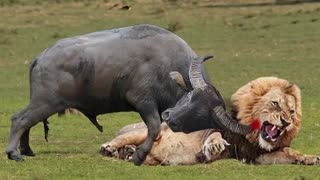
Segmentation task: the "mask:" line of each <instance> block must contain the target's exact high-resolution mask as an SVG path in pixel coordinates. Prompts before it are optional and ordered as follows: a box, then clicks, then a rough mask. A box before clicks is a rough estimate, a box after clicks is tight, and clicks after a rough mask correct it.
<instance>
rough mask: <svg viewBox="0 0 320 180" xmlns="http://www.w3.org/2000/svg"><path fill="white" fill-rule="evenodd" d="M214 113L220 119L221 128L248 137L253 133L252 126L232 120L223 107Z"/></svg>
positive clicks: (218, 121) (215, 109) (216, 108)
mask: <svg viewBox="0 0 320 180" xmlns="http://www.w3.org/2000/svg"><path fill="white" fill-rule="evenodd" d="M213 111H214V113H215V114H214V116H216V117H218V120H217V123H218V124H219V125H220V126H221V128H223V129H226V130H229V131H231V132H234V133H237V134H242V135H247V134H249V133H251V132H252V128H251V126H247V125H243V124H240V123H239V122H238V121H236V120H234V119H232V118H231V117H230V116H229V115H228V114H227V112H226V111H225V110H224V109H223V108H222V107H221V106H217V107H215V108H214V110H213Z"/></svg>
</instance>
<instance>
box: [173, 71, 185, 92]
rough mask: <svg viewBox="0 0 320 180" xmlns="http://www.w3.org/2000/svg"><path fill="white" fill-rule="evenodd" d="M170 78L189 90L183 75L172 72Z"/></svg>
mask: <svg viewBox="0 0 320 180" xmlns="http://www.w3.org/2000/svg"><path fill="white" fill-rule="evenodd" d="M170 77H171V79H172V80H174V81H175V82H176V83H177V84H178V85H179V86H180V87H182V88H183V89H185V90H187V89H188V88H187V86H186V84H185V83H184V80H183V77H182V75H181V74H180V73H179V72H177V71H172V72H170Z"/></svg>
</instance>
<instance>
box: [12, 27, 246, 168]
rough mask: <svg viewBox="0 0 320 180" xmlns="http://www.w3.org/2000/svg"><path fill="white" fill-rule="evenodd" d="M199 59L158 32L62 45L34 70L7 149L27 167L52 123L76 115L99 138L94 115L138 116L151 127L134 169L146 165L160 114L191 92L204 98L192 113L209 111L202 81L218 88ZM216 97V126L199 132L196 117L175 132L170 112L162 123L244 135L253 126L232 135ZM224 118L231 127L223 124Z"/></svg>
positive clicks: (126, 31) (122, 32)
mask: <svg viewBox="0 0 320 180" xmlns="http://www.w3.org/2000/svg"><path fill="white" fill-rule="evenodd" d="M196 57H197V55H196V53H195V52H194V51H193V50H192V49H191V48H190V47H189V46H188V45H187V43H186V42H185V41H184V40H182V39H181V38H180V37H178V36H177V35H175V34H174V33H171V32H169V31H167V30H165V29H162V28H159V27H157V26H153V25H137V26H131V27H124V28H118V29H111V30H104V31H98V32H94V33H89V34H85V35H80V36H75V37H70V38H65V39H62V40H59V41H58V42H56V43H55V44H54V45H53V46H52V47H50V48H48V49H45V50H44V51H43V52H41V53H40V54H39V55H38V56H37V57H36V58H35V59H34V60H33V61H32V63H31V65H30V102H29V104H28V105H27V106H26V107H25V108H24V109H22V110H21V111H20V112H18V113H16V114H15V115H14V116H13V117H12V123H11V130H10V138H9V144H8V146H7V149H6V153H7V155H8V158H9V159H13V160H16V161H22V160H23V157H22V155H26V156H34V153H33V151H32V149H31V147H30V145H29V132H30V128H31V127H33V126H34V125H36V124H37V123H39V122H41V121H43V122H44V125H45V132H46V135H47V132H48V126H47V119H48V118H49V117H50V116H51V115H53V114H55V113H59V112H63V111H64V110H65V109H67V108H75V109H78V110H79V111H81V112H82V113H83V114H84V115H85V116H86V117H88V119H89V120H90V121H91V122H92V123H93V124H94V125H95V126H96V127H97V128H98V129H99V130H100V131H102V126H100V125H99V124H98V122H97V120H96V116H98V115H100V114H104V113H111V112H120V111H121V112H126V111H136V112H138V113H139V114H140V116H141V118H142V119H143V121H144V122H145V124H146V125H147V128H148V135H147V138H146V140H145V142H144V143H143V144H142V145H141V146H139V147H138V149H137V151H136V152H135V154H134V155H133V158H132V159H133V162H134V164H135V165H140V164H142V163H143V161H144V160H145V158H146V156H147V154H148V153H149V152H150V150H151V147H152V144H153V141H154V140H155V139H156V138H157V136H158V134H159V131H160V124H161V121H162V120H161V112H163V111H165V110H167V109H168V108H171V107H174V106H175V104H176V103H177V102H178V100H179V99H181V97H182V100H181V101H184V99H186V98H185V97H187V98H188V97H189V94H190V93H186V89H187V90H188V91H189V90H191V89H193V91H191V92H193V95H192V97H195V96H199V97H198V98H194V100H193V99H192V100H191V101H192V102H193V104H194V106H191V107H190V108H191V109H189V110H190V112H192V111H193V110H192V108H195V109H196V110H195V111H194V112H197V113H202V112H201V109H202V108H203V109H207V108H209V106H210V104H208V103H204V102H205V101H203V100H205V99H207V98H208V95H206V94H202V93H200V91H203V90H205V89H204V88H203V87H201V83H202V81H205V82H206V84H208V85H209V86H210V87H213V86H211V85H210V81H209V78H208V75H207V73H206V71H205V69H204V68H203V67H202V66H201V63H199V61H198V58H196ZM193 60H195V61H193ZM190 66H191V67H193V66H195V67H196V71H193V70H191V71H190V72H191V73H190V75H191V76H190V78H189V67H190ZM172 71H175V72H179V74H181V78H182V79H181V78H180V81H182V82H184V85H185V86H181V83H179V84H177V83H176V82H175V81H173V80H172V79H171V78H170V76H169V74H170V72H172ZM199 74H201V78H200V79H199V78H198V76H199ZM171 75H172V73H171ZM179 76H180V75H179ZM199 80H201V81H200V82H198V81H199ZM198 83H200V86H198ZM214 93H216V94H217V96H216V97H215V100H217V105H218V107H222V108H220V109H218V110H217V111H214V112H213V113H216V114H217V115H216V116H217V117H216V118H214V119H211V118H207V119H205V118H200V119H199V121H200V120H201V123H199V126H198V124H197V121H198V120H197V119H193V120H192V118H193V117H192V118H191V117H190V118H191V119H190V118H189V120H192V121H194V122H196V124H195V125H194V126H192V123H191V122H190V123H189V122H188V123H186V126H182V125H181V124H179V125H177V123H176V121H174V120H171V118H172V117H174V115H176V113H170V112H169V113H168V111H170V109H169V110H167V111H165V112H164V113H163V115H162V116H163V117H164V119H165V120H166V121H167V122H168V124H169V126H170V127H171V128H173V129H174V130H183V131H185V132H190V131H195V130H199V129H205V128H227V129H229V126H228V125H230V124H228V123H230V122H232V123H231V125H232V126H231V127H232V128H231V129H233V131H236V132H238V133H241V134H245V133H247V129H248V127H244V126H239V127H241V128H243V129H245V130H240V129H241V128H234V127H233V125H235V124H234V121H232V120H230V119H225V117H226V115H225V110H224V108H223V107H224V104H223V103H222V102H223V100H222V98H221V96H220V94H219V93H218V92H217V91H216V90H215V91H214ZM200 96H204V97H200ZM196 99H199V100H201V101H197V100H196ZM179 102H180V101H179ZM179 102H178V103H179ZM202 103H203V104H202ZM204 106H208V107H204ZM210 107H211V106H210ZM204 112H205V111H204ZM181 113H183V112H181ZM205 113H207V112H205ZM200 116H201V117H211V115H210V114H198V116H196V118H199V117H200ZM219 118H222V119H223V120H227V121H229V122H226V123H224V122H219V121H220V119H219ZM213 121H217V122H213ZM180 127H183V129H180ZM19 142H20V145H19ZM18 146H19V150H20V152H19V151H18Z"/></svg>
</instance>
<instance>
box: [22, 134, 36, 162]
mask: <svg viewBox="0 0 320 180" xmlns="http://www.w3.org/2000/svg"><path fill="white" fill-rule="evenodd" d="M29 134H30V128H29V129H27V130H26V131H25V132H24V133H23V134H22V136H21V138H20V146H19V149H20V153H21V155H26V156H35V154H34V153H33V151H32V149H31V148H30V145H29Z"/></svg>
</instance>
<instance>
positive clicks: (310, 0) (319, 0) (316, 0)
mask: <svg viewBox="0 0 320 180" xmlns="http://www.w3.org/2000/svg"><path fill="white" fill-rule="evenodd" d="M302 3H320V0H296V1H283V2H281V1H276V2H265V3H264V2H261V3H244V4H219V5H206V6H204V7H207V8H237V7H264V6H283V5H299V4H302Z"/></svg>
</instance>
